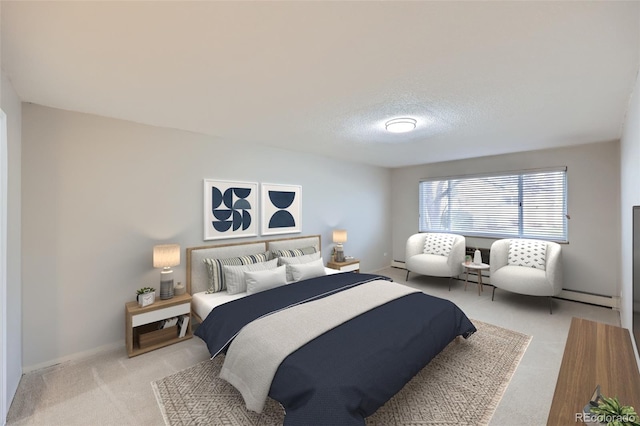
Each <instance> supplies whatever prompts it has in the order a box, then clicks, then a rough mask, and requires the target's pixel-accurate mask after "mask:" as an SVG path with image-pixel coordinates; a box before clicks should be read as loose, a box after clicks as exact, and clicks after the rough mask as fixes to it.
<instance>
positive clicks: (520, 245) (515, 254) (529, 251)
mask: <svg viewBox="0 0 640 426" xmlns="http://www.w3.org/2000/svg"><path fill="white" fill-rule="evenodd" d="M507 263H508V264H509V265H516V266H527V267H530V268H536V269H541V270H543V271H544V270H545V269H546V264H547V243H546V242H545V241H537V240H511V241H510V242H509V258H508V260H507Z"/></svg>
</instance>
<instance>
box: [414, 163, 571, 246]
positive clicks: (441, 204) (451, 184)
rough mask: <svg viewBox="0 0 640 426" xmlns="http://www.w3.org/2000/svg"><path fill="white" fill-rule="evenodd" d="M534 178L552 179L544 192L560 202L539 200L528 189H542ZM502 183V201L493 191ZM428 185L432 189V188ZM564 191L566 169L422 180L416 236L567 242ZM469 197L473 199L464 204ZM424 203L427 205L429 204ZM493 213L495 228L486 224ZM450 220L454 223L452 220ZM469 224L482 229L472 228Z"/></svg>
mask: <svg viewBox="0 0 640 426" xmlns="http://www.w3.org/2000/svg"><path fill="white" fill-rule="evenodd" d="M536 178H538V179H546V178H550V179H553V182H551V183H549V185H550V186H549V190H550V191H555V195H557V196H561V197H562V199H561V200H560V202H559V203H547V201H548V200H549V199H550V198H549V197H548V196H546V195H545V196H541V194H540V192H536V191H534V190H533V189H531V188H533V185H532V184H533V183H537V184H538V185H540V184H543V185H546V184H547V182H542V183H540V182H538V181H536V180H535V179H536ZM503 183H505V184H506V185H508V191H507V192H505V193H504V196H501V195H500V194H501V193H500V192H496V191H495V187H496V186H499V185H501V184H503ZM432 185H437V188H436V187H434V186H432ZM551 185H555V188H554V187H553V186H551ZM489 186H492V187H494V188H488V187H489ZM567 186H568V179H567V167H554V168H546V169H532V170H520V171H510V172H500V173H486V174H475V175H464V176H447V177H434V178H427V179H421V180H420V183H419V186H418V193H419V194H418V197H419V201H418V209H419V212H418V213H419V223H418V229H419V231H420V232H452V233H457V234H461V235H464V236H468V237H484V238H535V239H544V240H548V241H555V242H559V243H568V239H569V230H568V220H567V219H568V215H567V206H568V194H567V193H568V191H567ZM453 188H458V190H453ZM483 191H486V200H484V199H483V198H484V192H483ZM456 197H457V198H456ZM470 198H472V199H473V200H472V201H469V199H470ZM502 198H506V199H511V200H512V201H511V202H510V204H509V202H508V201H501V199H502ZM426 199H429V200H430V202H431V203H430V204H429V205H427V203H429V201H427V200H426ZM551 199H553V198H551ZM485 202H486V204H482V203H485ZM492 203H495V204H492ZM502 203H504V205H502ZM500 207H504V210H503V211H502V214H499V213H500V211H499V210H497V209H499V208H500ZM475 209H480V211H477V210H476V211H477V212H476V213H475V214H474V210H475ZM538 209H546V210H548V211H549V212H550V213H551V215H549V216H546V215H545V214H541V213H540V211H539V210H538ZM482 210H484V212H482ZM487 211H488V212H487ZM493 211H495V212H496V213H497V214H496V215H495V218H496V219H495V220H496V222H495V223H496V224H495V228H492V225H491V224H490V221H491V219H490V218H491V217H493ZM455 217H458V218H459V220H458V221H456V220H455V219H452V218H455ZM545 218H549V220H548V222H547V223H548V227H547V228H546V229H545V227H544V225H543V224H542V223H541V222H544V221H545ZM474 221H478V222H481V224H480V225H478V227H477V228H474V223H473V222H474Z"/></svg>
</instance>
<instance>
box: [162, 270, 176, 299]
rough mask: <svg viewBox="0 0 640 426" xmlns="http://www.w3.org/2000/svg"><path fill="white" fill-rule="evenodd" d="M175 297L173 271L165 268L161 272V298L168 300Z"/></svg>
mask: <svg viewBox="0 0 640 426" xmlns="http://www.w3.org/2000/svg"><path fill="white" fill-rule="evenodd" d="M172 297H173V271H172V270H171V269H169V270H163V271H162V272H160V299H161V300H166V299H171V298H172Z"/></svg>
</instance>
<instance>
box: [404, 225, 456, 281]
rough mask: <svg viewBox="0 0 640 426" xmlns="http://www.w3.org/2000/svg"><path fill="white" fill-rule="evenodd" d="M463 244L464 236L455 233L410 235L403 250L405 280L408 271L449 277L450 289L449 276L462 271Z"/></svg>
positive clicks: (454, 275)
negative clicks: (405, 271)
mask: <svg viewBox="0 0 640 426" xmlns="http://www.w3.org/2000/svg"><path fill="white" fill-rule="evenodd" d="M465 244H466V243H465V238H464V237H463V236H462V235H457V234H447V233H436V232H425V233H420V234H414V235H412V236H410V237H409V239H408V240H407V245H406V250H405V267H406V268H407V277H406V280H408V279H409V272H414V273H416V274H421V275H429V276H434V277H449V290H451V278H452V277H457V276H458V275H460V274H461V273H462V263H463V262H464V256H465V251H466V246H465Z"/></svg>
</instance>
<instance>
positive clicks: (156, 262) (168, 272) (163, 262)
mask: <svg viewBox="0 0 640 426" xmlns="http://www.w3.org/2000/svg"><path fill="white" fill-rule="evenodd" d="M179 264H180V245H178V244H161V245H159V246H154V247H153V267H154V268H162V271H161V272H160V299H171V298H172V297H173V270H172V269H171V267H172V266H178V265H179Z"/></svg>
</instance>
